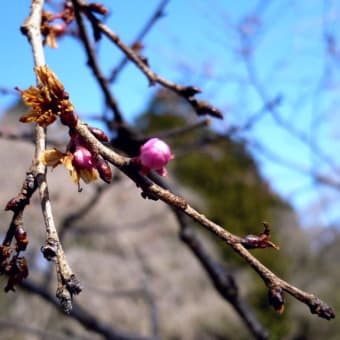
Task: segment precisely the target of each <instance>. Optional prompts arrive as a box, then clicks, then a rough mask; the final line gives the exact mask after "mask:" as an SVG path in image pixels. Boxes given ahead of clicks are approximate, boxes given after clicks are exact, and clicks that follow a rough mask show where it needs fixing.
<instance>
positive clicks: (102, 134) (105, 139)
mask: <svg viewBox="0 0 340 340" xmlns="http://www.w3.org/2000/svg"><path fill="white" fill-rule="evenodd" d="M89 130H90V131H91V132H92V134H93V135H94V136H95V137H96V138H97V139H99V140H100V141H102V142H108V141H109V140H110V138H109V137H108V136H107V135H106V134H105V132H104V131H103V130H101V129H98V128H95V127H92V126H91V127H89Z"/></svg>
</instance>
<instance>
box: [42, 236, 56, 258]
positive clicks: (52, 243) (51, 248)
mask: <svg viewBox="0 0 340 340" xmlns="http://www.w3.org/2000/svg"><path fill="white" fill-rule="evenodd" d="M41 252H42V253H43V255H44V257H45V259H46V260H47V261H52V260H54V259H55V258H56V257H57V252H58V242H57V241H56V240H55V239H53V238H48V239H47V240H46V244H45V245H44V246H42V247H41Z"/></svg>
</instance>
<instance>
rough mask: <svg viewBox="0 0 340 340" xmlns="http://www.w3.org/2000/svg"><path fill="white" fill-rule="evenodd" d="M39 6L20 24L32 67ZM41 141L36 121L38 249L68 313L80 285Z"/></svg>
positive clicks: (38, 51)
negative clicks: (52, 270)
mask: <svg viewBox="0 0 340 340" xmlns="http://www.w3.org/2000/svg"><path fill="white" fill-rule="evenodd" d="M43 5H44V1H43V0H33V2H32V7H31V13H30V15H29V16H28V18H27V19H26V21H25V22H24V24H23V26H22V27H21V31H22V33H23V34H24V35H26V36H27V38H28V41H29V43H30V45H31V46H32V52H33V57H34V64H35V66H36V67H38V66H44V65H45V57H44V51H43V43H42V38H41V31H40V23H41V13H42V10H43ZM39 85H40V84H38V86H39ZM45 144H46V133H45V128H43V127H41V126H39V125H38V124H37V125H36V128H35V145H36V147H35V155H34V161H33V166H32V171H33V173H34V175H35V177H36V181H37V185H38V189H39V194H40V200H41V207H42V213H43V217H44V222H45V226H46V237H47V239H46V245H45V246H43V247H42V252H43V254H44V256H45V258H46V259H47V260H53V261H55V265H56V270H57V277H58V288H57V296H58V298H59V300H60V303H61V305H62V307H63V309H64V310H65V312H67V313H69V312H70V310H71V309H72V296H73V294H78V293H79V292H80V291H81V287H80V284H79V282H78V280H77V279H76V277H75V275H74V274H73V272H72V270H71V268H70V266H69V264H68V262H67V260H66V257H65V254H64V251H63V248H62V245H61V243H60V241H59V236H58V232H57V230H56V227H55V223H54V218H53V213H52V206H51V201H50V198H49V192H48V185H47V180H46V167H45V165H44V164H43V163H42V162H41V158H42V155H43V154H44V152H45Z"/></svg>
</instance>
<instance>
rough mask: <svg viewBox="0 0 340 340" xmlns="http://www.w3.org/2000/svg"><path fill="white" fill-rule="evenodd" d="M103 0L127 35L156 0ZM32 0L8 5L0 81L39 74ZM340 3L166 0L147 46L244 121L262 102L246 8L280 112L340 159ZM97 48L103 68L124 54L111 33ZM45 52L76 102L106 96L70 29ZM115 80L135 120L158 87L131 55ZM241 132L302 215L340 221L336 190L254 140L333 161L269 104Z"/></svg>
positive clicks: (26, 81)
mask: <svg viewBox="0 0 340 340" xmlns="http://www.w3.org/2000/svg"><path fill="white" fill-rule="evenodd" d="M103 3H104V4H106V5H107V7H108V8H109V9H110V11H111V15H110V17H109V19H108V21H107V24H108V25H109V26H110V27H111V28H112V29H113V31H115V32H116V33H118V34H119V35H120V37H121V38H122V39H123V40H124V41H126V42H127V43H131V42H132V41H133V40H134V37H135V36H136V34H137V33H138V32H139V30H140V28H141V27H142V26H143V24H144V22H145V20H146V19H147V18H148V17H149V16H150V15H151V13H152V12H153V10H154V9H155V8H156V7H157V5H158V3H159V1H158V0H157V1H156V0H149V1H116V2H112V1H103ZM113 3H114V4H113ZM29 6H30V1H28V0H20V5H19V3H18V1H7V2H5V3H4V4H3V5H2V11H1V13H0V16H1V18H0V19H1V20H0V25H1V29H0V41H1V43H2V46H3V48H2V53H1V54H0V86H6V87H8V88H14V87H15V86H19V87H20V88H26V87H28V86H30V85H32V84H34V74H33V71H32V69H33V60H32V56H31V51H30V47H29V45H28V43H27V41H26V39H25V37H24V36H22V35H21V33H20V31H19V27H20V25H21V24H22V22H23V20H24V19H25V17H26V16H27V13H28V9H29ZM339 10H340V6H339V4H337V2H336V1H330V0H328V1H327V0H326V1H321V0H302V1H290V0H286V1H275V0H273V1H253V0H240V1H237V2H235V1H232V0H224V1H223V0H213V1H209V2H208V1H205V0H186V1H184V0H170V2H169V5H168V6H167V8H166V13H167V15H166V16H165V17H164V18H163V19H161V20H160V21H159V22H158V23H157V24H156V25H155V27H154V28H153V30H152V31H151V33H150V34H149V35H148V36H147V38H146V39H145V41H144V45H145V49H144V51H143V53H144V54H145V55H147V57H148V59H149V61H150V65H151V67H152V68H153V69H154V70H155V71H156V72H157V73H159V74H160V75H162V76H163V77H166V78H168V79H170V80H172V81H177V82H181V83H184V84H193V85H198V86H199V87H201V88H202V90H203V94H202V96H201V98H202V99H205V100H208V101H209V102H211V103H214V104H215V105H216V106H217V107H219V108H221V109H222V110H223V111H224V112H225V120H224V121H223V122H220V121H218V122H217V121H216V122H215V125H216V126H217V127H218V128H219V129H224V128H228V126H230V124H233V125H242V123H243V122H246V121H247V119H248V118H249V116H251V115H253V114H254V113H256V112H258V111H259V110H261V108H262V107H263V105H264V103H263V100H262V99H261V98H260V96H259V93H258V91H257V90H258V89H257V88H256V87H254V84H253V83H252V82H251V81H250V77H249V73H248V71H247V65H246V64H245V62H244V58H242V53H241V51H242V45H241V41H240V35H239V31H238V27H239V23H240V22H241V20H242V18H244V17H245V16H246V15H248V18H251V19H252V20H250V25H249V26H248V29H250V30H252V34H251V39H252V41H253V42H254V50H253V53H252V55H251V59H252V63H253V66H254V70H255V71H256V72H255V73H256V77H257V80H258V82H259V84H260V86H261V87H262V89H263V90H264V92H265V94H266V97H267V99H269V100H270V99H273V98H274V97H276V96H277V95H278V94H280V95H282V97H283V101H282V104H281V105H280V106H279V107H278V109H277V112H278V114H279V115H280V117H281V118H282V119H283V120H284V121H285V122H286V123H289V124H290V125H292V126H293V127H294V129H296V130H297V131H298V132H299V133H301V134H303V135H304V137H306V139H310V140H311V141H312V142H313V143H314V144H316V145H317V147H318V148H320V149H321V150H322V154H326V155H327V156H328V157H329V158H330V159H331V160H332V161H334V163H336V161H337V160H336V158H337V150H338V147H339V146H340V145H338V144H339V130H338V129H337V126H339V124H338V118H337V117H338V115H337V113H338V111H339V109H338V107H339V99H338V97H339V96H338V95H337V93H339V84H338V80H339V70H338V68H339V65H340V64H339V63H338V62H337V60H336V58H330V57H329V55H327V53H326V52H325V42H324V40H323V38H324V33H325V31H327V33H330V34H332V35H333V36H334V37H335V38H337V37H338V36H339V30H338V28H337V26H338V24H337V23H338V22H339ZM243 27H245V26H243ZM98 51H99V55H100V61H101V63H102V66H103V70H104V71H105V72H106V73H109V71H110V70H111V69H112V67H113V66H115V65H116V63H117V61H119V60H120V58H121V54H120V52H119V51H118V50H117V49H116V48H115V47H114V46H112V45H111V44H110V43H108V42H106V41H105V40H103V42H102V43H101V45H100V46H99V47H98ZM46 60H47V64H48V65H49V66H50V67H51V68H52V69H53V70H54V71H55V72H56V73H57V75H58V77H59V78H60V79H61V80H62V81H63V83H64V85H65V87H66V89H67V90H68V92H69V93H70V96H71V99H72V101H73V103H74V104H75V106H76V108H77V110H78V111H79V112H82V113H84V115H86V114H93V113H98V112H101V110H102V107H103V103H102V96H101V94H100V91H99V90H98V87H97V85H96V82H95V81H94V79H93V78H92V74H91V71H90V70H89V69H88V68H87V67H86V65H85V63H86V58H85V56H84V54H83V50H82V47H81V45H80V44H79V43H78V42H75V40H74V39H73V38H65V39H63V40H61V41H60V42H59V48H58V49H56V50H53V49H50V48H48V47H47V48H46ZM338 64H339V65H338ZM112 89H113V92H114V94H115V96H116V97H117V98H118V100H119V104H120V107H121V108H122V111H123V112H124V114H125V115H126V117H128V118H129V119H130V120H132V119H133V117H134V116H135V115H136V114H138V113H140V112H141V111H142V110H143V109H144V108H145V106H146V105H147V103H148V101H149V99H150V97H151V96H152V94H153V93H154V91H155V88H150V87H149V86H148V82H147V80H146V78H145V77H144V75H142V74H141V73H140V72H139V71H138V70H137V69H136V68H135V67H134V65H130V66H128V67H126V69H125V70H124V71H123V72H122V73H121V75H120V77H119V78H118V81H117V82H116V83H115V84H114V86H113V87H112ZM12 101H13V97H10V96H1V97H0V110H4V108H5V107H7V106H8V105H10V103H11V102H12ZM242 137H244V138H246V139H247V140H248V141H249V148H250V150H252V151H253V153H254V155H255V157H256V159H257V160H258V163H259V165H260V167H261V171H262V173H263V175H264V176H265V177H266V178H267V179H268V181H269V183H270V185H271V186H272V188H273V189H274V190H275V191H277V192H278V193H280V194H281V195H282V196H283V197H285V198H286V199H287V200H288V201H289V202H290V203H291V204H292V205H293V206H294V207H295V208H296V209H297V211H298V212H299V214H300V217H301V221H302V222H303V223H304V224H305V225H309V224H315V223H316V224H317V223H321V224H326V223H332V224H335V225H338V223H339V221H340V220H339V218H340V212H338V211H340V209H337V205H336V203H334V202H336V200H337V199H338V198H339V197H338V196H337V195H339V194H338V192H337V191H335V190H333V189H325V188H324V187H320V186H318V185H315V183H314V181H313V179H312V178H311V176H308V175H306V174H303V173H302V172H301V171H296V170H292V167H291V166H286V165H282V164H281V163H280V164H279V163H278V162H277V161H273V160H272V159H270V157H268V152H261V151H259V149H258V148H255V147H254V145H256V144H257V143H260V144H261V145H263V146H264V147H265V148H266V149H267V150H269V151H270V152H271V153H273V154H275V155H277V156H279V158H280V159H282V160H284V162H282V163H294V164H296V165H297V166H298V167H300V168H301V167H302V168H304V169H306V170H308V169H314V168H315V169H316V170H317V171H319V172H322V173H323V174H326V175H327V176H334V177H335V178H336V176H337V173H336V171H334V169H332V170H331V169H330V167H329V165H327V162H324V161H323V160H322V159H321V158H320V157H319V156H317V155H316V153H315V151H314V150H313V151H312V150H311V149H310V147H309V146H308V145H306V143H304V142H301V140H299V138H296V137H295V136H294V135H293V134H292V133H291V132H289V131H287V130H286V129H285V128H283V127H282V126H280V125H278V124H277V121H275V119H273V116H272V115H271V114H270V113H269V112H267V113H265V114H264V115H263V116H262V118H261V119H260V120H259V121H258V123H257V124H255V125H254V127H253V128H252V129H251V130H250V131H247V132H245V133H244V134H242ZM325 201H326V202H328V203H327V204H324V202H325ZM320 207H322V209H321V208H320ZM317 208H318V209H317Z"/></svg>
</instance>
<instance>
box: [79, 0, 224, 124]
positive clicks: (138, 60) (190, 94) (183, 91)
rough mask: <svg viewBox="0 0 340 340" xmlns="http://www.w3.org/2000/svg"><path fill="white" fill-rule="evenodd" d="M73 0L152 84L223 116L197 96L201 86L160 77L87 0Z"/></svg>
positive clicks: (203, 110) (200, 112) (201, 110)
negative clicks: (181, 83)
mask: <svg viewBox="0 0 340 340" xmlns="http://www.w3.org/2000/svg"><path fill="white" fill-rule="evenodd" d="M72 2H73V4H74V7H75V9H76V12H77V9H81V10H82V11H83V12H84V13H85V15H86V16H87V18H88V19H89V20H90V22H91V24H92V25H93V27H94V28H95V29H96V30H98V31H99V32H101V33H103V34H104V35H105V36H106V37H108V38H109V39H110V40H111V41H112V42H113V43H114V44H115V45H116V46H117V47H118V48H119V49H120V50H121V51H122V52H123V53H124V54H125V55H126V57H127V58H129V60H130V61H132V62H133V63H134V64H135V65H136V66H137V67H138V68H139V69H140V70H141V71H142V72H143V73H144V75H145V76H146V77H147V78H148V80H149V84H150V85H155V84H156V83H158V84H160V85H161V86H163V87H165V88H167V89H169V90H171V91H173V92H175V93H177V95H179V96H181V97H183V98H185V99H186V100H187V101H188V103H189V104H190V105H191V106H192V108H193V109H194V111H195V112H196V113H197V114H198V115H205V114H208V115H211V116H213V117H215V118H220V119H221V118H223V114H222V113H221V112H220V111H219V110H218V109H217V108H216V107H214V106H212V105H211V104H209V103H208V102H205V101H203V100H199V99H197V98H196V97H195V95H196V94H198V93H200V92H201V90H200V89H199V88H197V87H194V86H183V85H178V84H176V83H173V82H171V81H169V80H167V79H165V78H162V77H160V76H159V75H158V74H157V73H155V72H154V71H152V70H151V68H150V67H149V66H148V63H147V61H146V60H145V58H142V57H141V56H139V55H138V53H136V52H135V51H134V49H133V48H131V47H129V46H127V45H126V44H125V43H124V42H123V41H122V40H121V39H120V37H119V36H118V35H117V34H116V33H114V32H113V31H112V30H111V29H110V28H109V27H108V26H106V25H105V24H104V23H103V22H101V21H100V20H98V18H97V17H96V16H95V15H94V14H93V13H92V12H91V10H90V9H89V6H88V4H87V3H86V2H85V1H83V0H72Z"/></svg>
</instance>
